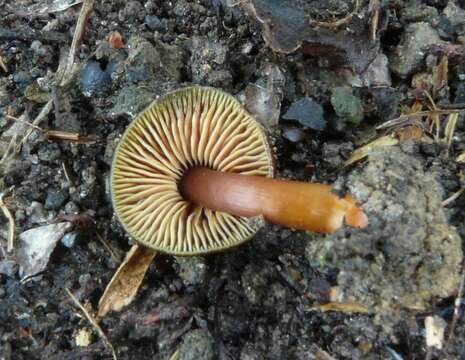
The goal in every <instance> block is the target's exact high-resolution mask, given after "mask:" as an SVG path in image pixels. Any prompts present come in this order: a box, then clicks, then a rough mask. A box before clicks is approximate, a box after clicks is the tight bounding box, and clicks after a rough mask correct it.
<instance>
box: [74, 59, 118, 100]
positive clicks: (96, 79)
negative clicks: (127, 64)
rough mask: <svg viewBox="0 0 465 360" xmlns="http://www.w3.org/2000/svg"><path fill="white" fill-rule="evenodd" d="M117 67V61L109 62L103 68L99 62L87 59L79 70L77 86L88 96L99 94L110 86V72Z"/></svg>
mask: <svg viewBox="0 0 465 360" xmlns="http://www.w3.org/2000/svg"><path fill="white" fill-rule="evenodd" d="M116 67H117V62H116V61H112V62H110V63H109V64H108V65H107V66H106V67H105V69H103V68H102V66H101V64H100V62H98V61H89V62H88V63H87V64H86V65H85V66H84V68H83V69H82V70H81V73H80V76H79V88H80V89H81V92H82V93H83V94H84V95H85V96H87V97H89V96H92V95H94V94H98V95H101V94H103V93H105V92H106V91H108V90H109V89H110V88H111V85H112V82H111V74H112V73H113V71H114V70H115V69H116Z"/></svg>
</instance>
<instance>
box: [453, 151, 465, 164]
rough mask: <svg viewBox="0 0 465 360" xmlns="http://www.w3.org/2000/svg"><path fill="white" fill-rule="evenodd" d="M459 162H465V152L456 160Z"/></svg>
mask: <svg viewBox="0 0 465 360" xmlns="http://www.w3.org/2000/svg"><path fill="white" fill-rule="evenodd" d="M455 160H456V161H457V162H462V163H463V162H465V151H464V152H462V153H461V154H460V155H459V156H457V159H455Z"/></svg>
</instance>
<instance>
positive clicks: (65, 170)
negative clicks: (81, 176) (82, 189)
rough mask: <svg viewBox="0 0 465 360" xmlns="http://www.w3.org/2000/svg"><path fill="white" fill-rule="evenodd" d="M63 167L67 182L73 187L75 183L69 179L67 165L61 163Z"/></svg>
mask: <svg viewBox="0 0 465 360" xmlns="http://www.w3.org/2000/svg"><path fill="white" fill-rule="evenodd" d="M61 166H62V168H63V173H64V174H65V178H66V181H67V182H68V184H69V185H70V186H71V185H73V183H72V182H71V178H70V177H69V174H68V169H67V168H66V165H65V163H64V162H62V163H61Z"/></svg>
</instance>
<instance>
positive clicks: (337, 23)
mask: <svg viewBox="0 0 465 360" xmlns="http://www.w3.org/2000/svg"><path fill="white" fill-rule="evenodd" d="M359 8H360V0H355V6H354V10H352V11H351V12H350V13H349V14H347V15H346V16H344V17H343V18H342V19H339V20H336V21H310V25H313V26H320V27H324V28H328V29H334V28H337V27H339V26H341V25H344V24H345V23H348V22H349V21H350V20H352V18H353V17H354V15H355V14H356V13H357V12H358V10H359Z"/></svg>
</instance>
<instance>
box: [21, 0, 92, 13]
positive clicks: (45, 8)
mask: <svg viewBox="0 0 465 360" xmlns="http://www.w3.org/2000/svg"><path fill="white" fill-rule="evenodd" d="M82 2H83V0H76V1H69V0H53V1H45V2H44V1H41V2H39V3H37V4H35V5H33V6H31V7H29V8H28V10H27V14H29V15H35V14H50V13H57V12H61V11H65V10H68V9H69V8H70V7H73V6H76V5H78V4H81V3H82Z"/></svg>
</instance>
